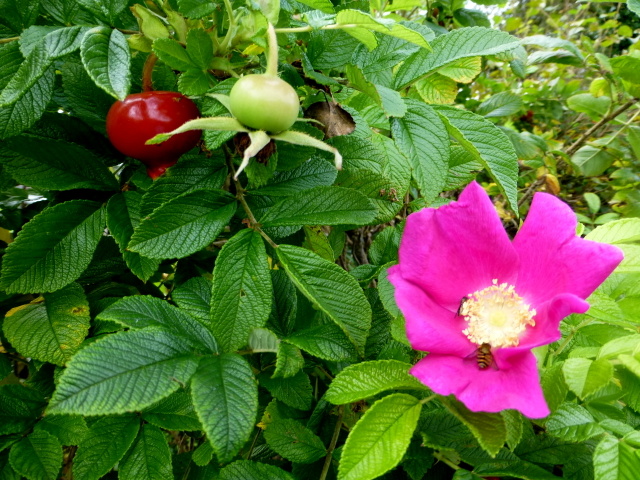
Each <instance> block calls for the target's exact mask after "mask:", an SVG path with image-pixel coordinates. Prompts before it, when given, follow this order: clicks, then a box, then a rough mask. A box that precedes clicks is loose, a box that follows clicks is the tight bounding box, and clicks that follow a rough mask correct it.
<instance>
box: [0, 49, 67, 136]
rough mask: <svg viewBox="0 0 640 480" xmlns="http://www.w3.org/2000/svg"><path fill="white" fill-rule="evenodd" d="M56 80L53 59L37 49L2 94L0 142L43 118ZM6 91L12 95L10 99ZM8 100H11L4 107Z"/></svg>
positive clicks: (0, 98) (0, 99)
mask: <svg viewBox="0 0 640 480" xmlns="http://www.w3.org/2000/svg"><path fill="white" fill-rule="evenodd" d="M54 80H55V70H54V67H53V66H51V59H49V58H47V57H46V55H45V54H44V49H43V48H36V49H35V50H34V51H33V52H31V54H30V55H29V57H28V58H27V60H26V61H25V62H23V63H22V65H21V66H20V69H19V70H18V72H17V73H16V74H15V75H13V77H12V79H11V81H10V82H9V83H8V84H7V86H6V87H5V89H4V90H3V91H2V95H0V138H1V139H4V138H8V137H12V136H14V135H17V134H19V133H20V132H22V131H23V130H25V129H26V128H29V127H30V126H31V125H33V124H34V123H35V122H36V120H38V119H39V118H40V117H41V116H42V114H43V113H44V111H45V109H46V108H47V105H48V104H49V101H50V100H51V98H52V96H53V85H54ZM23 87H25V88H23ZM7 89H9V90H7ZM5 91H9V92H10V94H8V95H7V97H5V96H4V92H5ZM5 98H6V99H7V100H11V101H10V103H8V104H7V105H2V104H3V103H4V101H5Z"/></svg>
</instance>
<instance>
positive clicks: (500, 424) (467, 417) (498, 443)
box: [441, 398, 507, 458]
mask: <svg viewBox="0 0 640 480" xmlns="http://www.w3.org/2000/svg"><path fill="white" fill-rule="evenodd" d="M441 401H442V403H443V404H444V406H445V407H447V409H448V410H449V411H450V412H451V413H453V415H454V416H455V417H456V418H457V419H458V420H460V421H461V422H462V423H464V424H465V425H466V426H467V428H468V429H469V430H471V433H473V436H474V437H475V438H476V440H478V443H479V444H480V446H481V447H482V449H483V450H484V451H485V452H487V453H488V454H489V455H490V456H491V457H492V458H494V457H495V456H496V455H497V453H498V452H499V451H500V449H501V448H502V446H503V445H504V444H505V442H506V441H507V427H506V424H505V420H504V418H503V417H502V416H501V415H500V414H499V413H485V412H472V411H471V410H469V409H468V408H467V407H465V406H464V405H463V404H462V403H460V402H458V401H456V400H453V399H451V398H447V399H444V398H443V399H441Z"/></svg>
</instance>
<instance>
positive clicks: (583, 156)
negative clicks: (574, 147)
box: [571, 145, 618, 177]
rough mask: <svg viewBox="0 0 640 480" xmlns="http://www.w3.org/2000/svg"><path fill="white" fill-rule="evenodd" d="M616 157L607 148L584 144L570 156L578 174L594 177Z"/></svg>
mask: <svg viewBox="0 0 640 480" xmlns="http://www.w3.org/2000/svg"><path fill="white" fill-rule="evenodd" d="M617 159H618V157H617V156H616V155H614V154H613V153H612V152H611V151H609V150H605V149H603V148H599V147H594V146H591V145H585V146H584V147H582V148H580V150H578V151H577V152H576V153H575V154H574V155H573V156H572V157H571V163H572V164H573V165H574V167H575V168H576V170H577V173H578V174H579V175H584V176H585V177H594V176H598V175H601V174H602V173H603V172H604V171H605V170H606V169H607V168H609V167H610V166H611V165H612V164H613V162H615V161H616V160H617Z"/></svg>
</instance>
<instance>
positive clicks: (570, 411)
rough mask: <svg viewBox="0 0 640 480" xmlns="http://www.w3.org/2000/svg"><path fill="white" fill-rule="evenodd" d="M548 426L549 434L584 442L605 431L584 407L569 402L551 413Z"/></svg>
mask: <svg viewBox="0 0 640 480" xmlns="http://www.w3.org/2000/svg"><path fill="white" fill-rule="evenodd" d="M546 427H547V432H549V434H551V435H553V436H555V437H558V438H561V439H563V440H567V441H570V442H582V441H584V440H587V439H588V438H591V437H595V436H596V435H600V434H601V433H603V432H604V429H603V428H602V427H601V426H600V425H598V424H597V423H596V422H595V420H594V418H593V416H592V415H591V414H590V413H589V412H588V411H587V410H586V409H585V408H584V407H581V406H580V405H576V404H575V403H568V402H567V403H563V404H562V405H561V406H560V407H559V408H558V409H557V410H556V411H555V412H553V413H552V414H551V416H550V417H549V418H548V419H547V422H546Z"/></svg>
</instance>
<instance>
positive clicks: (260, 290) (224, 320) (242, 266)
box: [211, 229, 272, 351]
mask: <svg viewBox="0 0 640 480" xmlns="http://www.w3.org/2000/svg"><path fill="white" fill-rule="evenodd" d="M271 299H272V293H271V275H270V274H269V264H268V259H267V252H266V250H265V247H264V243H263V241H262V238H261V237H260V234H259V233H258V232H256V231H254V230H252V229H245V230H241V231H240V232H238V233H237V234H236V235H234V236H233V237H232V238H231V239H229V241H228V242H227V243H225V244H224V246H223V247H222V250H221V251H220V253H219V254H218V258H217V261H216V266H215V268H214V269H213V289H212V293H211V329H212V331H213V334H214V335H215V337H216V339H217V340H218V342H219V343H220V345H221V346H222V347H223V349H224V350H225V351H233V350H236V349H238V348H239V347H241V346H242V345H244V344H246V343H247V340H248V338H249V333H251V330H253V329H254V328H259V327H263V326H264V325H265V324H266V322H267V319H268V318H269V312H270V311H271Z"/></svg>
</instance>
